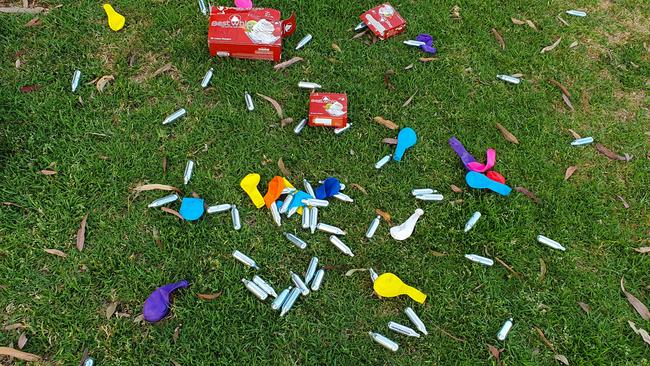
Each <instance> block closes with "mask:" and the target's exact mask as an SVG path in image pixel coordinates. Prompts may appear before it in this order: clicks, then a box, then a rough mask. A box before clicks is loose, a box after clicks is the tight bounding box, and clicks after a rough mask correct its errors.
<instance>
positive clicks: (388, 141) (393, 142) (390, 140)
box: [381, 137, 397, 145]
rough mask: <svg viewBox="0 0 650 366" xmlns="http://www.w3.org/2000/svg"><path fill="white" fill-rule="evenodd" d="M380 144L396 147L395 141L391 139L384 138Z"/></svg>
mask: <svg viewBox="0 0 650 366" xmlns="http://www.w3.org/2000/svg"><path fill="white" fill-rule="evenodd" d="M381 142H383V143H384V144H388V145H397V139H396V138H393V137H386V138H384V139H382V140H381Z"/></svg>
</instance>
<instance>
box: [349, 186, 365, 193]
mask: <svg viewBox="0 0 650 366" xmlns="http://www.w3.org/2000/svg"><path fill="white" fill-rule="evenodd" d="M350 187H352V188H354V189H356V190H358V191H360V192H361V193H363V194H368V192H367V191H366V189H365V188H363V187H362V186H361V185H359V184H357V183H352V184H350Z"/></svg>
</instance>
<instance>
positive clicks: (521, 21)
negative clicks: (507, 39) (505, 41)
mask: <svg viewBox="0 0 650 366" xmlns="http://www.w3.org/2000/svg"><path fill="white" fill-rule="evenodd" d="M510 20H511V21H512V22H513V23H514V24H517V25H524V24H526V22H525V21H523V20H519V19H517V18H510Z"/></svg>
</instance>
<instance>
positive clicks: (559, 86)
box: [548, 79, 571, 97]
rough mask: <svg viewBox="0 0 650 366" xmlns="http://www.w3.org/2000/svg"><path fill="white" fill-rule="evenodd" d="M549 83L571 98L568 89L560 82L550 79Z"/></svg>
mask: <svg viewBox="0 0 650 366" xmlns="http://www.w3.org/2000/svg"><path fill="white" fill-rule="evenodd" d="M548 82H549V83H551V84H553V85H555V86H557V87H558V88H560V90H561V91H562V94H564V95H566V96H567V97H570V96H571V94H569V89H567V88H566V86H564V85H562V84H560V82H559V81H556V80H553V79H550V80H549V81H548Z"/></svg>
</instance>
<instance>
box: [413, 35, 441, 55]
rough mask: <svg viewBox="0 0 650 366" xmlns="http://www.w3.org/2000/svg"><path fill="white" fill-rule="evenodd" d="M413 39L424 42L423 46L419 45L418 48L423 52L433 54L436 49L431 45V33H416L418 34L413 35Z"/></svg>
mask: <svg viewBox="0 0 650 366" xmlns="http://www.w3.org/2000/svg"><path fill="white" fill-rule="evenodd" d="M415 40H416V41H420V42H424V43H425V44H424V45H423V46H420V49H421V50H422V51H424V52H427V53H430V54H432V55H435V54H436V52H437V51H438V50H437V49H436V48H435V47H433V37H431V35H429V34H426V33H421V34H418V36H417V37H415Z"/></svg>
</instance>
